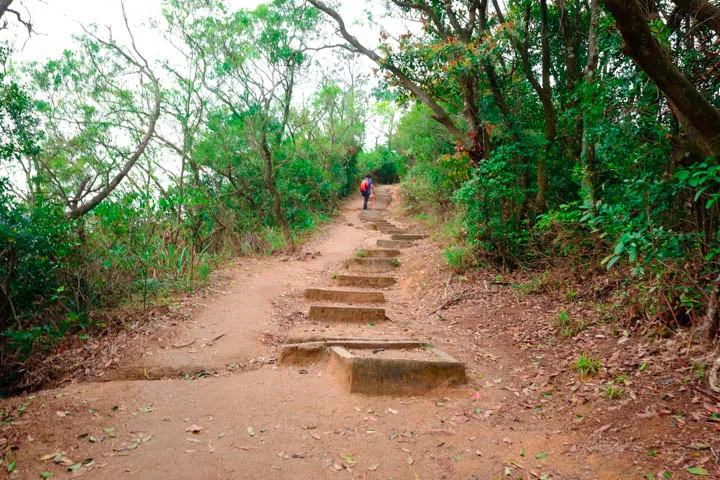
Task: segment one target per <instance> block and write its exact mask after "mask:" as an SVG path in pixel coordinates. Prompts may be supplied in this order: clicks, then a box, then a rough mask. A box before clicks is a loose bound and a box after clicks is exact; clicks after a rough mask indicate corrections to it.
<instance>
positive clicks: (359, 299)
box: [305, 288, 385, 303]
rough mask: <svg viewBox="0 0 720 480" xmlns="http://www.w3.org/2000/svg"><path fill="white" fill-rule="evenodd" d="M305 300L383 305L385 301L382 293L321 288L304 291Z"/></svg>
mask: <svg viewBox="0 0 720 480" xmlns="http://www.w3.org/2000/svg"><path fill="white" fill-rule="evenodd" d="M305 298H307V299H308V300H312V301H325V302H338V303H383V302H384V301H385V295H383V293H382V292H363V291H358V290H329V289H323V288H308V289H307V290H305Z"/></svg>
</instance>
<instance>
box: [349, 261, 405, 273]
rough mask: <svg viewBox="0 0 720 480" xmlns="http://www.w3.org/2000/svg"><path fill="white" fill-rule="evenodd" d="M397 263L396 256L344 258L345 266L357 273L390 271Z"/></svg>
mask: <svg viewBox="0 0 720 480" xmlns="http://www.w3.org/2000/svg"><path fill="white" fill-rule="evenodd" d="M398 265H399V263H398V260H397V258H350V259H348V260H345V268H347V269H348V270H350V271H351V272H359V273H385V272H391V271H393V270H395V269H396V268H397V266H398Z"/></svg>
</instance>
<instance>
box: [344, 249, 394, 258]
mask: <svg viewBox="0 0 720 480" xmlns="http://www.w3.org/2000/svg"><path fill="white" fill-rule="evenodd" d="M400 254H401V252H400V250H396V249H392V248H376V249H360V250H356V251H355V255H357V256H358V258H393V257H397V256H398V255H400Z"/></svg>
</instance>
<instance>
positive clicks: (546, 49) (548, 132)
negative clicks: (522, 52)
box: [535, 0, 557, 212]
mask: <svg viewBox="0 0 720 480" xmlns="http://www.w3.org/2000/svg"><path fill="white" fill-rule="evenodd" d="M540 21H541V24H542V26H541V35H540V37H541V43H542V82H543V84H542V88H540V90H539V91H538V95H539V96H540V101H541V102H542V106H543V114H544V116H545V149H544V152H543V155H541V156H540V158H539V159H538V170H537V176H538V179H537V180H538V191H537V197H536V198H535V207H536V208H537V211H538V212H542V211H544V210H545V209H546V208H547V191H548V186H549V180H548V175H547V161H548V160H549V159H550V155H551V152H552V147H553V143H554V142H555V136H556V134H557V121H556V118H555V107H554V105H553V102H552V87H551V85H550V44H549V41H548V15H547V0H540Z"/></svg>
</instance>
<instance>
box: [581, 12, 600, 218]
mask: <svg viewBox="0 0 720 480" xmlns="http://www.w3.org/2000/svg"><path fill="white" fill-rule="evenodd" d="M599 1H600V0H591V1H590V32H589V34H588V59H587V65H586V67H585V73H584V77H585V84H586V86H587V87H590V86H592V85H593V84H594V83H595V75H596V71H597V64H598V58H599V50H598V17H599V15H600V4H599ZM593 126H594V125H593V123H591V121H590V118H588V113H587V112H585V113H584V114H583V124H582V127H583V131H582V150H581V152H580V161H581V162H582V163H581V165H582V193H583V197H584V199H585V204H586V205H591V206H592V208H593V209H594V208H595V179H594V177H595V139H594V138H593V136H592V134H591V133H590V129H591V128H592V127H593Z"/></svg>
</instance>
